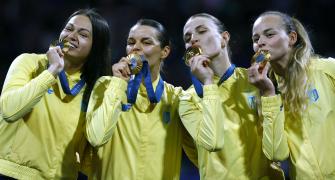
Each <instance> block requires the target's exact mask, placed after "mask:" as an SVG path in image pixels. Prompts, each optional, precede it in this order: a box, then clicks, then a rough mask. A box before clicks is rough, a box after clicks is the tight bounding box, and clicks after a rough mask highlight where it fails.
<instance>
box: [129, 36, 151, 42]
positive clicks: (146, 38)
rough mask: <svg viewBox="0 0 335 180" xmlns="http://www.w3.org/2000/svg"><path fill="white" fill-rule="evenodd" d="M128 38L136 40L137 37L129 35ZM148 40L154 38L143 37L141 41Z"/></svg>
mask: <svg viewBox="0 0 335 180" xmlns="http://www.w3.org/2000/svg"><path fill="white" fill-rule="evenodd" d="M128 40H135V38H134V37H129V38H128ZM146 40H152V38H151V37H143V38H141V41H146Z"/></svg>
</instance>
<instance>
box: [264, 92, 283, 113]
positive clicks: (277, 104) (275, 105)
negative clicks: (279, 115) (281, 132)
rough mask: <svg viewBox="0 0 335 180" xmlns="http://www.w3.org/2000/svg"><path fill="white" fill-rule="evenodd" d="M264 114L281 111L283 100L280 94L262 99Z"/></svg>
mask: <svg viewBox="0 0 335 180" xmlns="http://www.w3.org/2000/svg"><path fill="white" fill-rule="evenodd" d="M261 102H262V110H263V112H273V111H276V110H277V111H278V110H280V109H281V106H282V100H281V96H280V95H279V94H277V95H275V96H270V97H261Z"/></svg>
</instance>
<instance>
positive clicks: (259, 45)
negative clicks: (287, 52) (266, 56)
mask: <svg viewBox="0 0 335 180" xmlns="http://www.w3.org/2000/svg"><path fill="white" fill-rule="evenodd" d="M257 46H258V47H259V48H262V47H264V46H265V41H264V38H262V37H260V38H259V39H258V41H257Z"/></svg>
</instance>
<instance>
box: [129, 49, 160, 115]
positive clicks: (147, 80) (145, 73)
mask: <svg viewBox="0 0 335 180" xmlns="http://www.w3.org/2000/svg"><path fill="white" fill-rule="evenodd" d="M142 59H143V56H142ZM142 77H143V78H144V85H145V88H146V90H147V94H148V98H149V100H150V103H153V104H154V103H158V102H159V101H160V99H161V97H162V94H163V91H164V81H163V80H162V78H159V81H158V84H157V87H156V92H155V91H154V88H153V87H152V82H151V74H150V69H149V64H148V61H146V60H143V68H142V70H141V71H140V72H139V73H138V74H136V75H135V77H134V78H133V79H131V80H130V81H129V83H128V86H127V101H128V103H127V104H122V111H128V110H129V109H130V108H131V106H132V104H135V102H136V98H137V93H138V89H139V87H140V84H141V81H142Z"/></svg>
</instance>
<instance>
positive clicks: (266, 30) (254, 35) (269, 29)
mask: <svg viewBox="0 0 335 180" xmlns="http://www.w3.org/2000/svg"><path fill="white" fill-rule="evenodd" d="M272 30H273V28H268V29H265V30H264V31H263V32H262V33H267V32H269V31H272ZM256 36H258V34H253V35H252V37H256Z"/></svg>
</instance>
